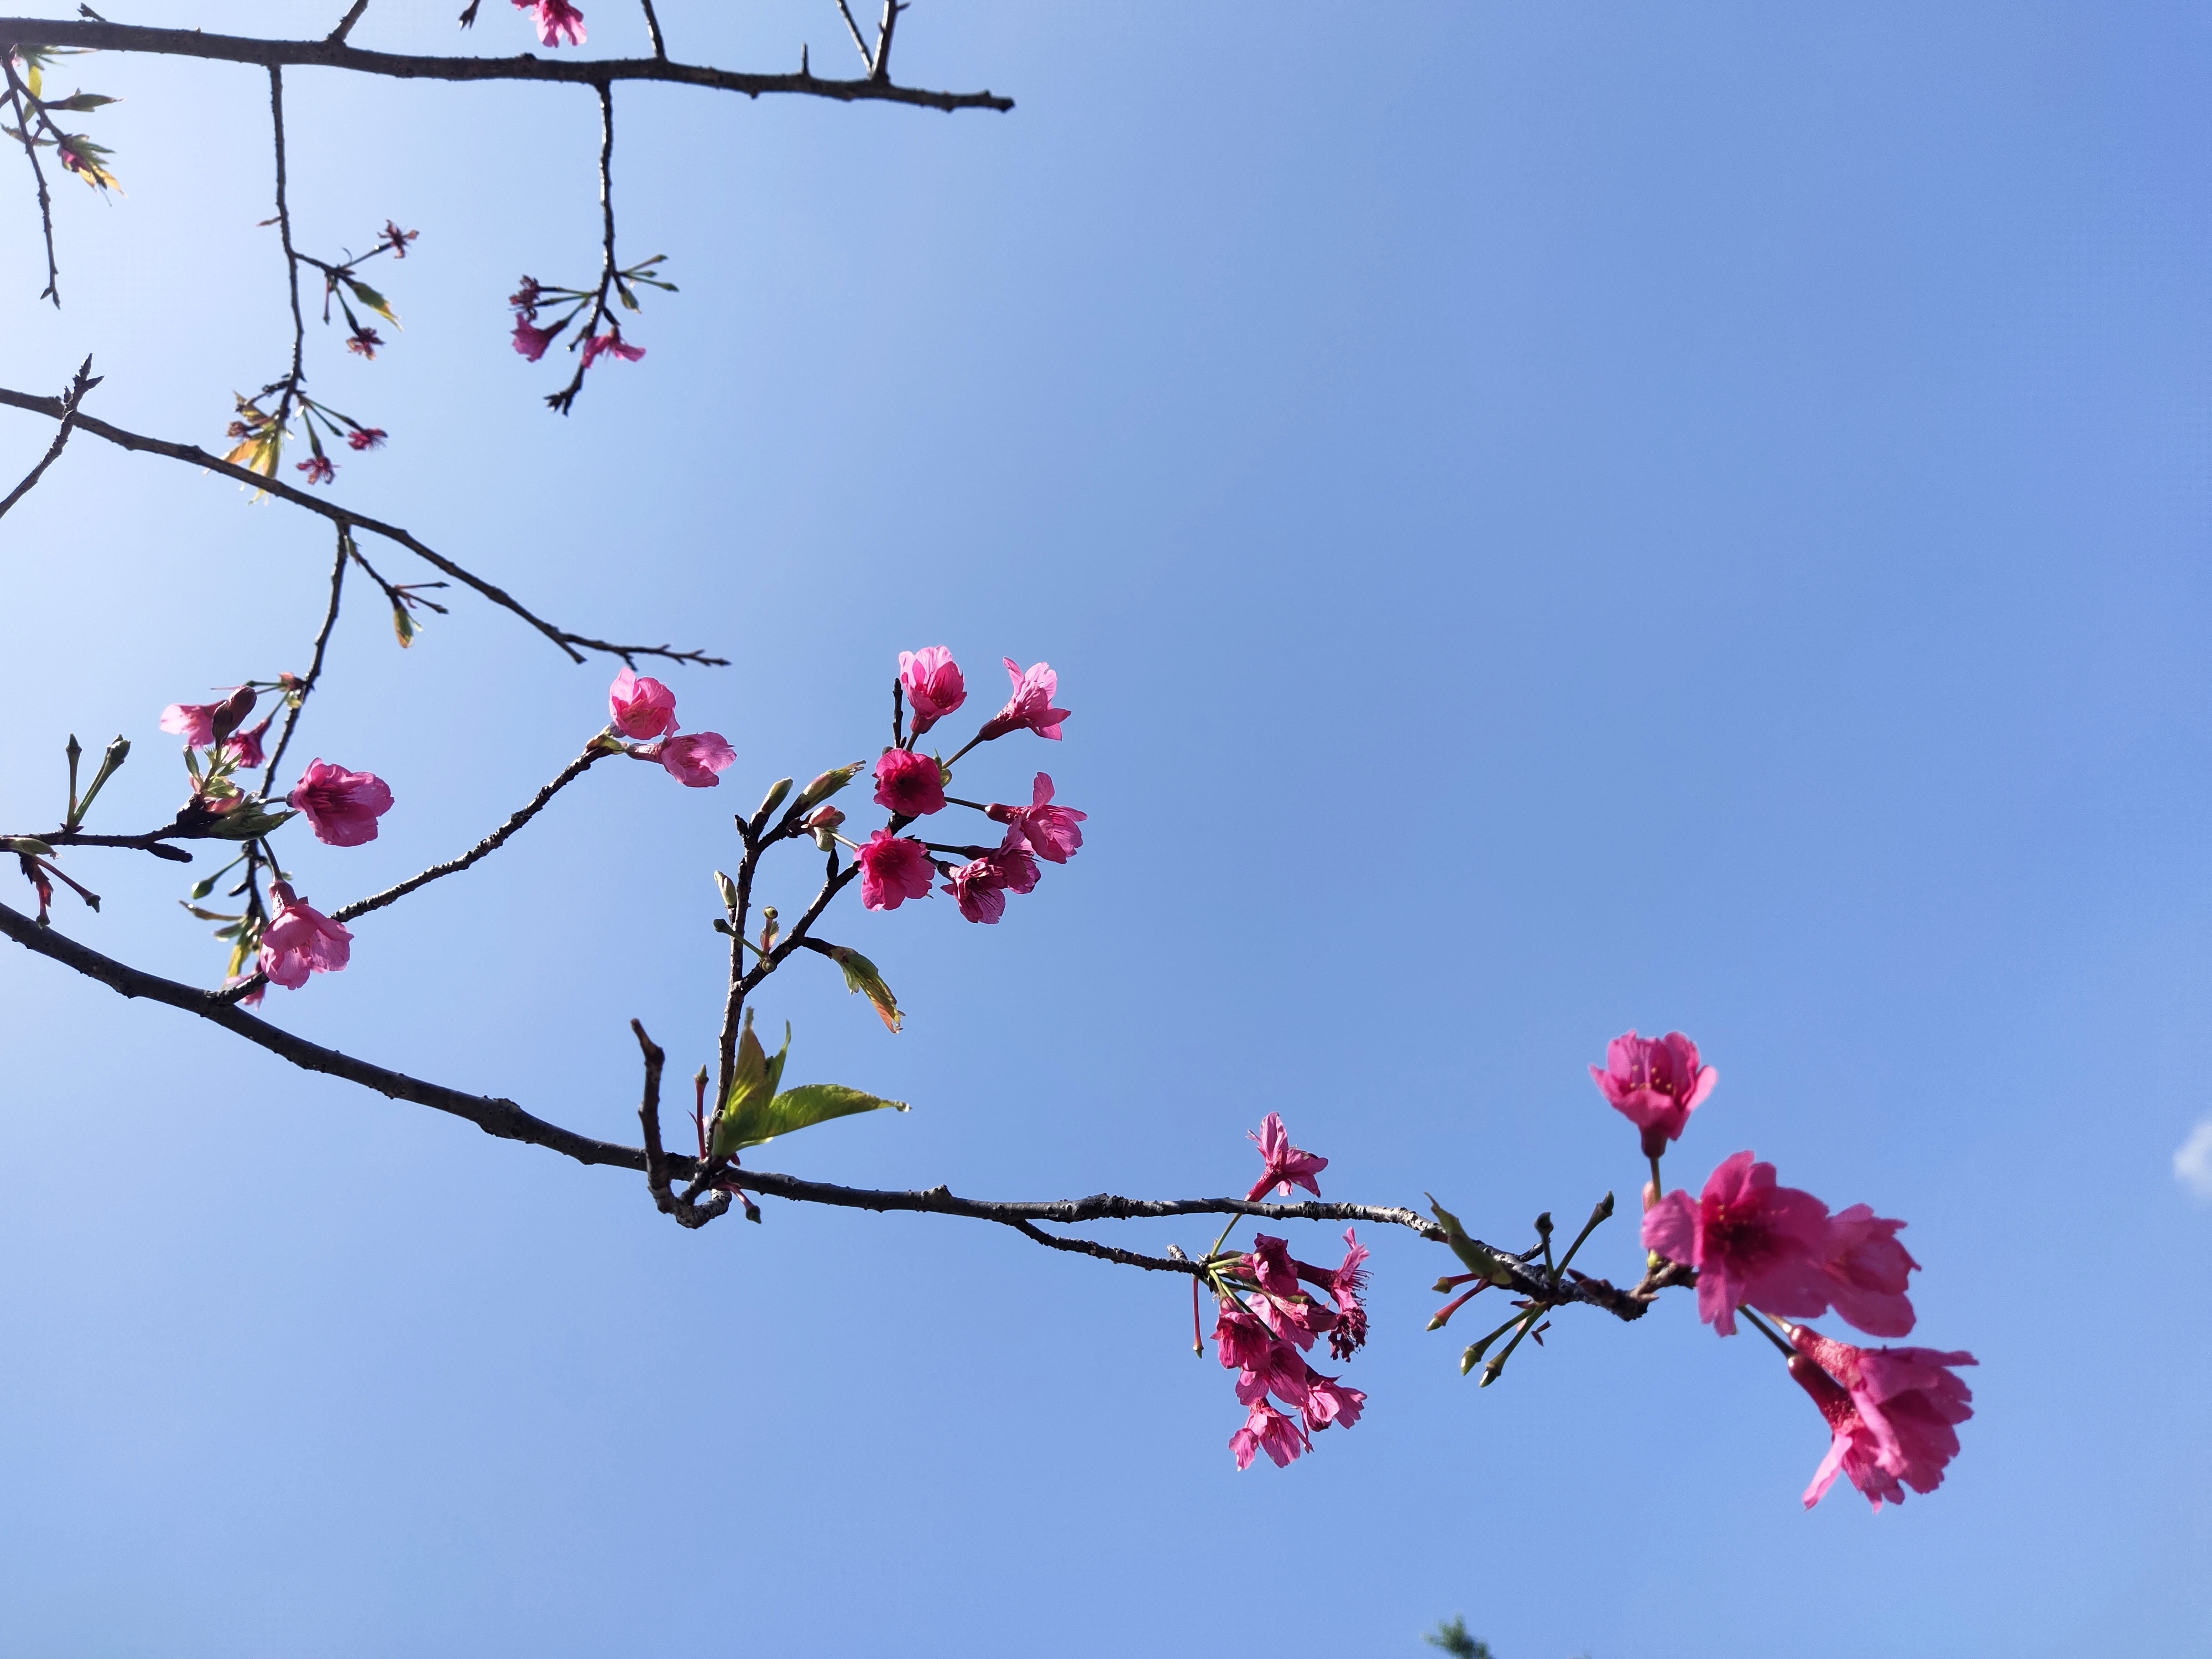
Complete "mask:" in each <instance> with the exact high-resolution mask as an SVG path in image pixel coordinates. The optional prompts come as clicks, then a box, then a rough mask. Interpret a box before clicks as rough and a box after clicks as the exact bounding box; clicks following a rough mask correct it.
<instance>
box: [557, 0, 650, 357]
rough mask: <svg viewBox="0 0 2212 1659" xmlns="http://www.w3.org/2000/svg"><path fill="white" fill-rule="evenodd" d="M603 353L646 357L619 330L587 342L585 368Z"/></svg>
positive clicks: (593, 336) (591, 338)
mask: <svg viewBox="0 0 2212 1659" xmlns="http://www.w3.org/2000/svg"><path fill="white" fill-rule="evenodd" d="M556 3H557V0H556ZM602 353H605V354H611V355H612V356H617V357H619V358H621V359H622V360H623V362H626V363H634V362H636V361H637V360H638V359H639V358H641V357H642V356H645V348H644V347H643V346H641V345H632V344H630V343H629V341H627V340H625V339H623V337H622V331H621V330H620V329H618V328H617V329H612V330H610V331H608V332H606V333H605V334H594V335H592V336H590V337H588V338H586V340H585V342H584V367H585V368H590V367H591V366H592V363H593V362H595V361H596V360H597V359H598V358H599V356H600V355H601V354H602Z"/></svg>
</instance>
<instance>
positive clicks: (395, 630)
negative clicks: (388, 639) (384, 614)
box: [392, 605, 415, 651]
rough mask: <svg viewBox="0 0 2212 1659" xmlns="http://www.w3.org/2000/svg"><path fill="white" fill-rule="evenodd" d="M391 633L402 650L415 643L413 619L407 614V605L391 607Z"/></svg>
mask: <svg viewBox="0 0 2212 1659" xmlns="http://www.w3.org/2000/svg"><path fill="white" fill-rule="evenodd" d="M392 637H393V638H395V639H397V640H398V641H399V648H400V649H401V650H403V651H404V650H405V649H406V648H407V647H409V646H410V645H412V644H414V643H415V619H414V617H410V616H409V615H408V614H407V607H406V606H405V605H393V606H392Z"/></svg>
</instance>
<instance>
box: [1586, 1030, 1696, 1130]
mask: <svg viewBox="0 0 2212 1659" xmlns="http://www.w3.org/2000/svg"><path fill="white" fill-rule="evenodd" d="M1590 1076H1591V1077H1593V1078H1595V1079H1596V1080H1597V1086H1598V1087H1599V1088H1601V1089H1602V1090H1603V1091H1605V1097H1606V1098H1607V1100H1609V1101H1611V1102H1612V1103H1613V1109H1614V1110H1616V1111H1618V1112H1619V1113H1620V1114H1621V1115H1622V1116H1624V1117H1626V1119H1627V1120H1628V1121H1630V1122H1632V1123H1633V1124H1634V1125H1636V1127H1638V1128H1639V1129H1641V1130H1643V1131H1644V1157H1646V1158H1656V1157H1658V1156H1659V1154H1660V1153H1661V1152H1664V1151H1665V1150H1666V1147H1667V1143H1668V1141H1670V1140H1680V1139H1681V1138H1682V1130H1683V1127H1685V1126H1686V1124H1687V1123H1688V1122H1689V1121H1690V1114H1691V1113H1692V1112H1693V1111H1695V1110H1697V1109H1698V1108H1699V1106H1700V1105H1702V1104H1703V1103H1704V1102H1705V1097H1706V1096H1707V1095H1709V1094H1711V1093H1712V1091H1713V1085H1714V1084H1716V1083H1717V1082H1719V1081H1720V1073H1718V1072H1717V1071H1715V1070H1714V1069H1713V1068H1712V1067H1711V1066H1701V1065H1699V1063H1698V1045H1697V1044H1696V1043H1694V1042H1691V1041H1690V1039H1689V1038H1687V1037H1686V1036H1683V1035H1682V1034H1681V1033H1680V1031H1669V1032H1668V1033H1667V1035H1666V1036H1663V1037H1643V1036H1637V1035H1636V1033H1635V1032H1633V1031H1631V1032H1629V1033H1627V1035H1626V1036H1617V1037H1615V1038H1613V1041H1612V1042H1609V1043H1607V1045H1606V1049H1605V1065H1604V1066H1602V1067H1600V1066H1591V1067H1590Z"/></svg>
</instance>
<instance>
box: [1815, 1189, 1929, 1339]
mask: <svg viewBox="0 0 2212 1659" xmlns="http://www.w3.org/2000/svg"><path fill="white" fill-rule="evenodd" d="M1904 1225H1905V1224H1904V1223H1903V1222H1902V1221H1889V1220H1885V1219H1884V1218H1881V1217H1880V1216H1878V1215H1876V1214H1875V1212H1874V1210H1873V1208H1872V1206H1869V1205H1865V1204H1854V1205H1852V1206H1851V1207H1850V1209H1848V1210H1839V1211H1838V1212H1836V1213H1835V1215H1834V1216H1832V1217H1831V1218H1830V1219H1829V1222H1828V1248H1827V1253H1826V1255H1825V1256H1824V1257H1823V1258H1822V1260H1821V1263H1820V1267H1821V1271H1822V1272H1823V1273H1826V1275H1827V1279H1828V1299H1829V1300H1830V1301H1831V1302H1832V1303H1834V1304H1835V1305H1836V1312H1837V1313H1838V1315H1839V1316H1842V1317H1843V1318H1844V1319H1847V1320H1849V1321H1850V1322H1851V1323H1852V1324H1854V1325H1856V1326H1857V1327H1858V1328H1860V1329H1861V1330H1863V1331H1864V1332H1866V1333H1867V1334H1869V1336H1910V1335H1911V1334H1912V1325H1913V1313H1912V1299H1911V1297H1908V1296H1907V1295H1906V1294H1905V1278H1906V1275H1907V1274H1909V1273H1911V1272H1912V1271H1913V1270H1914V1269H1915V1268H1917V1267H1919V1265H1920V1264H1919V1263H1918V1262H1917V1261H1914V1260H1913V1259H1912V1256H1911V1252H1909V1251H1908V1250H1906V1249H1905V1246H1904V1245H1902V1244H1900V1243H1898V1242H1897V1235H1898V1233H1899V1230H1901V1229H1902V1228H1903V1227H1904Z"/></svg>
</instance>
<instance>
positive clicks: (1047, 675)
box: [975, 657, 1068, 743]
mask: <svg viewBox="0 0 2212 1659" xmlns="http://www.w3.org/2000/svg"><path fill="white" fill-rule="evenodd" d="M1000 660H1001V661H1003V662H1004V663H1005V664H1006V678H1008V679H1010V680H1012V682H1013V683H1014V694H1013V696H1011V697H1008V698H1007V699H1006V707H1005V708H1001V709H1000V711H999V712H998V713H997V714H994V715H992V716H991V718H990V719H989V720H985V721H984V722H983V729H982V730H981V732H977V733H976V734H975V741H976V742H978V743H988V742H989V741H990V740H991V739H992V738H1003V737H1005V736H1006V733H1007V732H1018V731H1020V730H1021V729H1022V728H1023V727H1024V726H1027V727H1028V728H1029V729H1030V731H1032V732H1036V734H1037V736H1039V737H1041V738H1051V739H1052V740H1053V741H1054V743H1057V742H1059V741H1060V722H1061V721H1062V720H1066V718H1067V716H1068V711H1067V710H1066V709H1065V708H1054V707H1053V706H1052V700H1053V699H1054V697H1056V696H1059V695H1060V676H1059V675H1057V674H1055V673H1054V672H1053V671H1052V667H1051V665H1050V664H1048V663H1037V664H1036V665H1034V666H1032V667H1031V668H1030V671H1029V672H1027V673H1026V674H1024V672H1023V671H1021V670H1020V669H1019V668H1018V667H1016V666H1015V665H1014V659H1012V657H1006V658H1002V659H1000Z"/></svg>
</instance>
